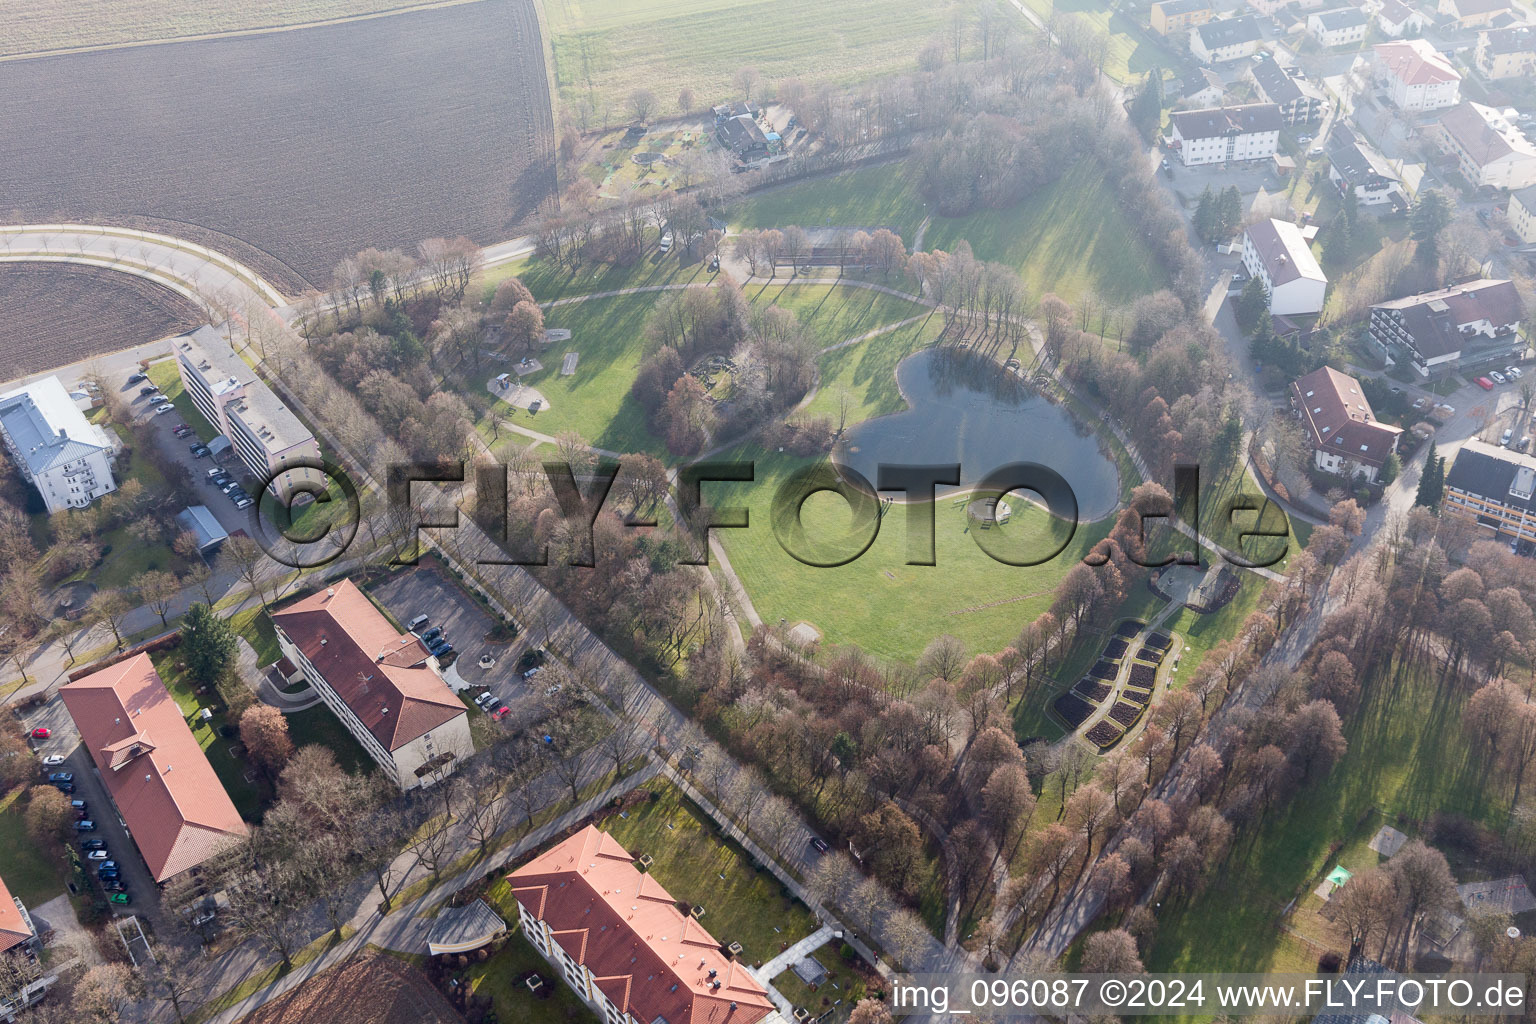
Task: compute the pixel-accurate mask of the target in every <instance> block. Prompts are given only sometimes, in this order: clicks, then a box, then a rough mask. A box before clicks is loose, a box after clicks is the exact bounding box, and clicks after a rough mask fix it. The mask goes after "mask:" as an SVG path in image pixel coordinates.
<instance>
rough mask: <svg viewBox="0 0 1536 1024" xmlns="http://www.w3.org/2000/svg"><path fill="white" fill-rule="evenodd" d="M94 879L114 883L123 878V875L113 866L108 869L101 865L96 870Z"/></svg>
mask: <svg viewBox="0 0 1536 1024" xmlns="http://www.w3.org/2000/svg"><path fill="white" fill-rule="evenodd" d="M107 863H108V864H110V863H111V861H108V862H107ZM96 877H97V878H98V879H99V880H100V881H102V882H115V881H117V880H118V879H119V878H122V877H123V873H122V872H121V871H119V870H118V869H117V868H116V867H115V866H113V867H110V868H109V867H107V866H106V864H103V865H102V866H101V867H99V868H97V869H96Z"/></svg>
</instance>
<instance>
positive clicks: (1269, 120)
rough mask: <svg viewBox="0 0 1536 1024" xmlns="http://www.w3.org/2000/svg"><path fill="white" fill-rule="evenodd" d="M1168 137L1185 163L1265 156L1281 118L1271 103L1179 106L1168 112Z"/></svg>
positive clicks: (1271, 148)
mask: <svg viewBox="0 0 1536 1024" xmlns="http://www.w3.org/2000/svg"><path fill="white" fill-rule="evenodd" d="M1169 120H1170V122H1171V127H1170V128H1169V139H1170V140H1171V142H1172V144H1173V147H1174V148H1175V149H1177V150H1178V152H1179V160H1180V161H1182V162H1183V163H1184V165H1185V166H1186V167H1195V166H1198V165H1201V164H1223V163H1232V162H1234V161H1245V160H1268V159H1269V158H1270V157H1272V156H1274V154H1275V150H1276V148H1277V147H1278V146H1279V143H1280V128H1281V125H1282V124H1283V123H1284V119H1283V118H1282V117H1281V116H1280V108H1279V107H1277V106H1275V105H1274V104H1273V103H1248V104H1244V105H1242V106H1235V107H1214V108H1210V109H1205V110H1179V111H1175V112H1174V113H1172V114H1170V115H1169Z"/></svg>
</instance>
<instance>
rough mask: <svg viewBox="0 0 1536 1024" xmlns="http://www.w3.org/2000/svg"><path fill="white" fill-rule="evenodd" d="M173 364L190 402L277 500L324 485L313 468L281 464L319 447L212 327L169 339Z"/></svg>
mask: <svg viewBox="0 0 1536 1024" xmlns="http://www.w3.org/2000/svg"><path fill="white" fill-rule="evenodd" d="M175 352H176V365H177V367H178V368H180V370H181V380H182V383H183V384H185V385H186V389H187V394H188V395H189V396H191V398H192V404H194V405H196V406H197V409H198V411H199V412H201V413H202V414H203V417H204V418H205V419H207V420H208V422H209V423H210V424H212V425H213V427H214V429H216V430H218V431H219V432H220V433H221V434H223V435H224V436H225V437H227V438H229V443H230V446H231V447H232V448H233V449H234V450H235V453H236V454H237V455H238V456H239V457H240V461H241V462H242V463H244V464H245V467H246V468H247V469H249V470H250V471H251V472H252V473H253V474H254V475H255V476H256V477H257V479H259V480H266V479H267V478H268V477H271V478H272V483H271V486H270V487H268V490H270V491H271V492H272V493H273V494H274V495H275V496H277V497H278V498H281V499H282V500H283V501H289V500H291V498H292V496H293V495H294V494H295V493H296V492H302V491H303V490H304V489H305V487H306V486H307V487H313V488H315V489H317V490H318V489H319V488H321V487H324V486H325V485H326V481H325V475H324V474H323V473H321V472H319V471H317V470H314V469H291V470H287V471H286V472H285V471H283V467H284V466H287V465H291V464H292V463H294V462H296V461H299V460H301V459H303V460H316V459H319V457H320V446H319V445H318V444H316V443H315V437H314V435H313V434H311V433H310V432H309V428H308V427H306V426H304V424H303V423H302V422H301V421H300V420H299V418H298V417H297V416H295V415H294V414H293V412H292V411H291V410H290V409H289V408H288V407H287V406H286V405H284V404H283V403H282V402H281V401H280V400H279V399H278V397H277V396H276V395H274V394H273V393H272V389H271V388H269V387H267V385H266V383H265V382H264V381H262V380H261V378H259V377H257V376H256V371H255V370H253V369H251V368H250V367H249V366H247V365H246V363H245V360H243V359H241V358H240V357H239V356H238V355H237V354H236V353H235V350H234V349H232V348H230V347H229V343H228V342H226V341H225V340H224V336H223V335H222V334H220V333H219V331H218V330H217V329H215V328H213V327H199V328H198V329H197V330H195V331H193V332H192V333H190V334H184V335H182V336H181V337H179V338H177V339H176V341H175Z"/></svg>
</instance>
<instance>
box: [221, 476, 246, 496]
mask: <svg viewBox="0 0 1536 1024" xmlns="http://www.w3.org/2000/svg"><path fill="white" fill-rule="evenodd" d="M214 483H216V484H219V490H221V491H223V492H224V493H225V494H227V495H229V496H230V497H231V498H233V497H236V494H235V492H236V491H239V492H240V493H241V494H244V493H245V488H244V487H241V486H240V481H238V480H234V479H232V478H230V477H225V478H224V482H223V483H219V482H218V481H217V480H215V481H214Z"/></svg>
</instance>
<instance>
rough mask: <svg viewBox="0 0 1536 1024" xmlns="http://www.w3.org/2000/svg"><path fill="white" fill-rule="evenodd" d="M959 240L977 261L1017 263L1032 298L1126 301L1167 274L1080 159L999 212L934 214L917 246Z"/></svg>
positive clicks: (1152, 288)
mask: <svg viewBox="0 0 1536 1024" xmlns="http://www.w3.org/2000/svg"><path fill="white" fill-rule="evenodd" d="M961 239H964V240H965V241H967V242H970V243H971V249H972V251H973V252H975V254H976V258H977V259H982V260H996V261H998V262H1000V263H1006V264H1008V265H1009V266H1013V267H1018V268H1019V269H1020V271H1021V273H1022V274H1023V275H1024V283H1025V284H1026V285H1027V286H1028V289H1029V297H1030V299H1031V300H1038V299H1039V298H1040V296H1041V295H1043V294H1045V293H1046V292H1055V293H1056V294H1057V295H1059V296H1061V297H1062V298H1063V299H1065V300H1067V302H1069V303H1075V302H1076V301H1077V300H1078V299H1079V298H1080V297H1081V296H1082V294H1083V293H1084V292H1087V291H1092V292H1094V293H1095V294H1097V295H1098V296H1099V297H1100V298H1102V299H1105V300H1107V301H1109V302H1112V303H1130V302H1131V301H1132V300H1134V299H1136V298H1137V297H1138V296H1141V295H1145V294H1147V293H1148V292H1152V291H1156V290H1157V289H1158V288H1161V287H1163V286H1164V285H1166V284H1167V280H1166V278H1165V276H1164V274H1163V272H1162V270H1161V268H1160V267H1159V266H1158V265H1157V263H1156V261H1155V260H1154V259H1153V258H1152V257H1151V256H1150V255H1149V254H1148V252H1147V249H1146V247H1145V246H1144V245H1142V244H1141V241H1140V240H1139V239H1138V238H1136V237H1135V236H1133V235H1132V233H1131V227H1130V225H1129V224H1128V223H1127V221H1126V219H1125V216H1124V215H1123V214H1122V213H1121V212H1120V209H1119V207H1118V206H1116V205H1115V200H1114V197H1113V196H1112V195H1111V194H1110V193H1109V191H1108V190H1107V189H1106V188H1105V186H1104V180H1103V177H1102V175H1101V174H1099V173H1098V172H1097V171H1096V170H1095V169H1094V168H1093V167H1092V166H1091V165H1090V164H1088V163H1087V162H1084V163H1081V164H1078V165H1077V166H1076V167H1073V168H1071V169H1069V170H1068V171H1067V172H1066V173H1065V174H1063V175H1062V176H1061V177H1060V178H1059V179H1058V180H1057V181H1055V182H1054V183H1052V184H1050V185H1047V186H1046V187H1045V188H1042V189H1040V190H1038V191H1037V192H1035V193H1034V194H1033V195H1031V196H1029V197H1028V198H1027V199H1025V200H1024V201H1023V202H1020V203H1015V204H1014V205H1013V206H1010V207H1008V208H1007V209H1004V210H979V211H977V212H975V213H971V214H967V215H966V216H964V217H936V218H934V221H933V223H932V224H930V225H929V226H928V231H927V234H925V235H924V236H923V248H924V249H930V250H931V249H950V248H953V247H954V245H955V244H957V243H958V242H959V241H960V240H961Z"/></svg>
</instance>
